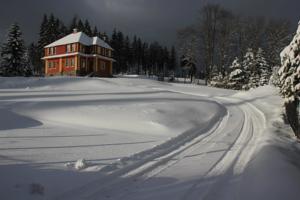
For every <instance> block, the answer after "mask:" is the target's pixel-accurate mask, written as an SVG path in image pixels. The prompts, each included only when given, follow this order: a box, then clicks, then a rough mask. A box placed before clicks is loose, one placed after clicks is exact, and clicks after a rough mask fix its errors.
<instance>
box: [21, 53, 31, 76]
mask: <svg viewBox="0 0 300 200" xmlns="http://www.w3.org/2000/svg"><path fill="white" fill-rule="evenodd" d="M29 56H30V55H29V49H25V53H24V56H23V62H24V64H23V69H24V72H23V76H26V77H29V76H32V75H33V66H32V63H31V60H30V57H29Z"/></svg>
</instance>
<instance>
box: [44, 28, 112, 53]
mask: <svg viewBox="0 0 300 200" xmlns="http://www.w3.org/2000/svg"><path fill="white" fill-rule="evenodd" d="M72 43H81V44H83V45H86V46H92V45H99V46H101V47H104V48H107V49H111V50H112V48H111V46H109V45H108V44H107V43H106V42H104V41H103V40H102V39H100V38H99V37H93V38H91V37H89V36H87V35H86V34H85V33H83V32H77V33H71V34H69V35H67V36H65V37H63V38H61V39H59V40H57V41H55V42H53V43H51V44H49V45H47V46H45V48H49V47H55V46H60V45H66V44H72Z"/></svg>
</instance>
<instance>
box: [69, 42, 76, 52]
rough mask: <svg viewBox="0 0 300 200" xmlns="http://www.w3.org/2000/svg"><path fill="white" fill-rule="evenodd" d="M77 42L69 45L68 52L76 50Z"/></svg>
mask: <svg viewBox="0 0 300 200" xmlns="http://www.w3.org/2000/svg"><path fill="white" fill-rule="evenodd" d="M75 49H76V44H68V45H67V53H72V52H75Z"/></svg>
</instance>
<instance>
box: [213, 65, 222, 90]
mask: <svg viewBox="0 0 300 200" xmlns="http://www.w3.org/2000/svg"><path fill="white" fill-rule="evenodd" d="M210 85H211V86H213V87H219V88H224V87H225V79H224V77H223V75H222V73H220V72H219V70H218V67H217V66H216V65H215V66H214V67H213V68H212V78H211V81H210Z"/></svg>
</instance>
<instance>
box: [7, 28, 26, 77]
mask: <svg viewBox="0 0 300 200" xmlns="http://www.w3.org/2000/svg"><path fill="white" fill-rule="evenodd" d="M24 53H25V46H24V41H23V39H22V32H21V30H20V27H19V25H18V24H17V23H14V24H12V25H11V27H10V29H9V31H8V35H7V41H6V42H5V43H4V44H3V46H2V48H1V57H2V63H1V68H2V70H1V71H2V73H3V75H4V76H23V75H24V65H25V62H24Z"/></svg>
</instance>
